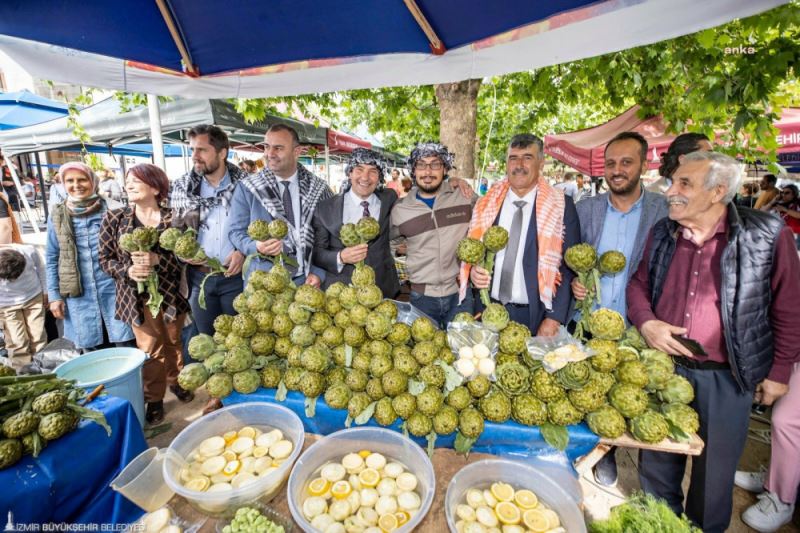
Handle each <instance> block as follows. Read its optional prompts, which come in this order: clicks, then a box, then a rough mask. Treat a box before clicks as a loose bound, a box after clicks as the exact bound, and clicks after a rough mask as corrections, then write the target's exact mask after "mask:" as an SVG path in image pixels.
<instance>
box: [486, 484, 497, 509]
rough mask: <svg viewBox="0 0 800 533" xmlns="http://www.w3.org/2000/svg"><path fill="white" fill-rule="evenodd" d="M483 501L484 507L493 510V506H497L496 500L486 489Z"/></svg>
mask: <svg viewBox="0 0 800 533" xmlns="http://www.w3.org/2000/svg"><path fill="white" fill-rule="evenodd" d="M483 499H484V500H486V505H488V506H489V507H491V508H492V509H494V506H495V505H497V498H495V497H494V496H493V495H492V491H490V490H489V489H486V490H484V491H483Z"/></svg>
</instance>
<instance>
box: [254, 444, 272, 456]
mask: <svg viewBox="0 0 800 533" xmlns="http://www.w3.org/2000/svg"><path fill="white" fill-rule="evenodd" d="M268 453H269V448H267V447H266V446H256V447H255V448H253V457H255V458H256V459H258V458H259V457H264V456H265V455H267V454H268Z"/></svg>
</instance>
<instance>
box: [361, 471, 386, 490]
mask: <svg viewBox="0 0 800 533" xmlns="http://www.w3.org/2000/svg"><path fill="white" fill-rule="evenodd" d="M358 480H359V481H360V482H361V484H362V485H363V486H365V487H374V486H376V485H377V484H378V482H379V481H380V480H381V475H380V474H379V473H378V471H377V470H375V469H374V468H365V469H364V470H362V471H361V472H359V473H358Z"/></svg>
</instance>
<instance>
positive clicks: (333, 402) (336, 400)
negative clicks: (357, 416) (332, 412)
mask: <svg viewBox="0 0 800 533" xmlns="http://www.w3.org/2000/svg"><path fill="white" fill-rule="evenodd" d="M352 397H353V391H351V390H350V389H349V388H348V387H347V385H345V384H344V383H336V384H334V385H331V386H330V387H328V390H326V391H325V403H326V404H328V406H330V407H331V408H333V409H347V404H348V403H349V402H350V398H352Z"/></svg>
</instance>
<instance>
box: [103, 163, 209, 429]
mask: <svg viewBox="0 0 800 533" xmlns="http://www.w3.org/2000/svg"><path fill="white" fill-rule="evenodd" d="M125 191H126V192H127V194H128V200H129V201H130V206H129V207H125V208H122V209H115V210H112V211H109V212H108V213H106V215H105V217H104V218H103V223H102V225H101V227H100V266H101V267H102V268H103V270H104V271H105V272H107V273H108V274H110V275H111V276H113V277H114V279H115V280H116V281H117V304H116V318H118V319H119V320H123V321H125V322H127V323H128V324H130V325H131V326H132V327H133V333H134V335H135V336H136V344H137V346H138V347H139V349H141V350H142V351H144V352H145V353H147V354H148V355H149V356H150V357H149V359H148V360H147V361H146V362H145V364H144V369H143V371H142V377H143V379H144V399H145V402H147V413H146V415H145V418H146V419H147V421H148V422H149V423H151V424H155V423H158V422H160V421H161V420H163V419H164V394H165V393H166V388H167V383H169V385H170V390H172V392H173V393H174V394H175V395H176V396H177V397H178V399H179V400H181V401H183V402H189V401H191V400H192V399H193V397H194V396H193V395H192V393H191V392H188V391H185V390H183V389H182V388H180V386H178V384H177V378H178V373H179V372H180V370H181V368H182V366H183V363H182V360H181V329H182V327H183V323H184V320H185V318H186V313H187V312H188V311H189V304H188V303H187V301H186V299H185V298H184V297H183V296H181V294H180V291H179V287H180V276H181V267H180V265H179V264H178V260H177V259H176V258H175V256H174V255H173V254H172V253H170V252H168V251H166V250H163V249H162V248H161V247H160V246H159V245H158V234H159V232H161V231H164V230H166V229H167V228H169V227H170V223H171V220H172V216H171V211H170V209H169V208H167V207H165V201H166V199H167V193H168V191H169V181H168V180H167V175H166V174H165V173H164V171H163V170H161V169H160V168H158V167H157V166H155V165H150V164H141V165H136V166H135V167H133V168H131V169H130V170H129V171H128V174H127V176H126V178H125ZM132 249H138V250H147V251H129V250H132ZM153 274H155V276H153ZM153 283H155V288H156V290H155V294H154V293H153V290H152V289H153V288H154V287H153ZM140 284H146V285H147V286H148V288H149V290H148V291H147V292H145V291H142V290H140ZM154 311H155V312H154Z"/></svg>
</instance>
